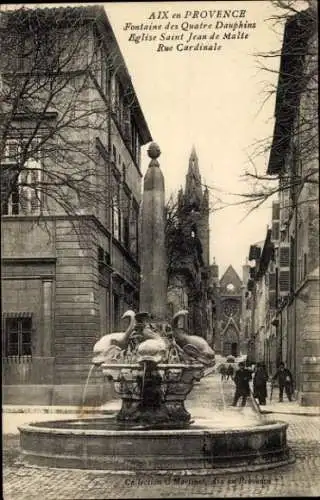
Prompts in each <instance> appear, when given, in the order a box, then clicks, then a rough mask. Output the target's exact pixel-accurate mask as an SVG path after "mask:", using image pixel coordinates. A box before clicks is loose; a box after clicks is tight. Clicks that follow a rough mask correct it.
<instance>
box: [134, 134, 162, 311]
mask: <svg viewBox="0 0 320 500" xmlns="http://www.w3.org/2000/svg"><path fill="white" fill-rule="evenodd" d="M148 155H149V157H150V158H151V161H150V164H149V167H148V170H147V172H146V174H145V176H144V186H143V202H142V224H141V284H140V311H146V312H148V313H149V314H151V316H152V318H153V319H154V320H155V321H164V320H165V318H166V309H167V262H166V247H165V189H164V177H163V174H162V172H161V169H160V165H159V162H158V160H157V158H158V157H159V156H160V148H159V146H158V145H157V144H155V143H151V144H150V146H149V148H148Z"/></svg>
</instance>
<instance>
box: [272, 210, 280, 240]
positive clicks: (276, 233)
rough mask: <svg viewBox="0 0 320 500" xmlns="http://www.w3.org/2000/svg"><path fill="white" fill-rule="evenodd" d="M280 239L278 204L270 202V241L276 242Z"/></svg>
mask: <svg viewBox="0 0 320 500" xmlns="http://www.w3.org/2000/svg"><path fill="white" fill-rule="evenodd" d="M279 239H280V203H279V201H273V202H272V230H271V241H273V242H278V241H279Z"/></svg>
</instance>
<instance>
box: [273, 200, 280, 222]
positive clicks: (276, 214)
mask: <svg viewBox="0 0 320 500" xmlns="http://www.w3.org/2000/svg"><path fill="white" fill-rule="evenodd" d="M279 219H280V203H279V202H278V201H273V202H272V220H273V221H274V220H279Z"/></svg>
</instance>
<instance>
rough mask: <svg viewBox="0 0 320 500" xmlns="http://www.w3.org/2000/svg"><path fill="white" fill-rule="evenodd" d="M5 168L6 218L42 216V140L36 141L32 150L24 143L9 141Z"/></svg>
mask: <svg viewBox="0 0 320 500" xmlns="http://www.w3.org/2000/svg"><path fill="white" fill-rule="evenodd" d="M26 148H27V149H26ZM24 158H26V159H25V160H24ZM1 167H2V172H1V174H2V177H3V179H4V180H5V183H4V182H3V179H2V186H1V196H4V201H3V202H2V204H1V208H2V215H21V214H22V215H23V214H39V212H40V208H41V188H40V185H41V181H42V163H41V153H40V150H39V140H38V139H37V140H36V139H35V140H33V141H32V142H31V143H30V144H28V146H25V143H24V141H18V140H15V139H14V140H9V141H8V142H7V144H6V146H5V150H4V160H3V162H2V165H1ZM9 193H10V194H9Z"/></svg>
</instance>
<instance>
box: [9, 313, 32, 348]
mask: <svg viewBox="0 0 320 500" xmlns="http://www.w3.org/2000/svg"><path fill="white" fill-rule="evenodd" d="M31 339H32V316H31V315H25V314H23V313H22V314H21V315H19V314H17V315H12V316H11V315H10V316H8V317H6V316H5V317H4V318H3V344H4V345H3V352H4V356H5V357H9V356H18V357H20V356H31V354H32V346H31Z"/></svg>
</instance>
